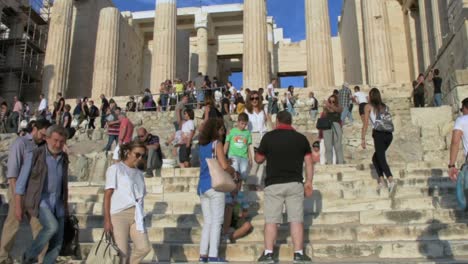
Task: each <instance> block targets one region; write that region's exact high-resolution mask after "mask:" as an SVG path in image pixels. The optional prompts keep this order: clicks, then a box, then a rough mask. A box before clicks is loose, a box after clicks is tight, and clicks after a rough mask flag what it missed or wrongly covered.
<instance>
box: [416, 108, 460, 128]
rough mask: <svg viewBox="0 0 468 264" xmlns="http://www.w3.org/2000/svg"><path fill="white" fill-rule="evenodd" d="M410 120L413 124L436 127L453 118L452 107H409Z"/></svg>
mask: <svg viewBox="0 0 468 264" xmlns="http://www.w3.org/2000/svg"><path fill="white" fill-rule="evenodd" d="M410 111H411V122H412V123H413V125H415V126H420V127H427V128H429V129H434V128H438V127H439V125H443V124H446V123H449V122H451V121H452V120H453V118H452V109H451V107H449V106H442V107H425V108H411V110H410Z"/></svg>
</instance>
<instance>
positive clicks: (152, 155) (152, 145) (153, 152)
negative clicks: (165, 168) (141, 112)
mask: <svg viewBox="0 0 468 264" xmlns="http://www.w3.org/2000/svg"><path fill="white" fill-rule="evenodd" d="M137 137H138V138H137V140H138V141H139V142H142V143H145V144H146V148H147V149H148V157H147V165H146V175H145V176H146V177H147V178H150V177H153V176H154V174H153V171H154V170H160V169H161V167H162V152H161V148H160V145H159V137H158V136H153V135H152V134H150V133H148V131H147V130H146V129H145V128H143V127H140V128H139V129H138V130H137Z"/></svg>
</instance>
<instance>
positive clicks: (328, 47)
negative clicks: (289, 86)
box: [305, 0, 335, 88]
mask: <svg viewBox="0 0 468 264" xmlns="http://www.w3.org/2000/svg"><path fill="white" fill-rule="evenodd" d="M305 12H306V13H305V16H306V32H307V80H308V85H307V86H309V87H312V86H316V87H321V88H325V87H330V86H333V85H335V78H334V74H333V57H332V44H331V32H330V18H329V14H328V0H306V1H305Z"/></svg>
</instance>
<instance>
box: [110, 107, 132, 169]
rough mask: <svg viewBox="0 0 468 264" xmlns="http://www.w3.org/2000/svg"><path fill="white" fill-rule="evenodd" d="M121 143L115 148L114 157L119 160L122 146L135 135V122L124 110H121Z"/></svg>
mask: <svg viewBox="0 0 468 264" xmlns="http://www.w3.org/2000/svg"><path fill="white" fill-rule="evenodd" d="M119 124H120V126H119V143H118V144H117V147H115V149H114V155H113V159H114V160H116V161H118V160H119V157H120V156H119V151H120V146H122V145H123V144H128V143H130V142H131V141H132V137H133V123H132V122H131V121H130V119H129V118H128V117H127V115H126V114H125V113H124V112H122V111H121V112H120V115H119Z"/></svg>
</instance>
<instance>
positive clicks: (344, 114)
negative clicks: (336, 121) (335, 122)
mask: <svg viewBox="0 0 468 264" xmlns="http://www.w3.org/2000/svg"><path fill="white" fill-rule="evenodd" d="M350 113H351V112H350V111H349V107H348V106H347V107H343V112H341V122H343V124H344V123H345V120H346V117H348V118H349V121H350V122H351V123H353V121H354V120H353V116H352V115H350Z"/></svg>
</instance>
